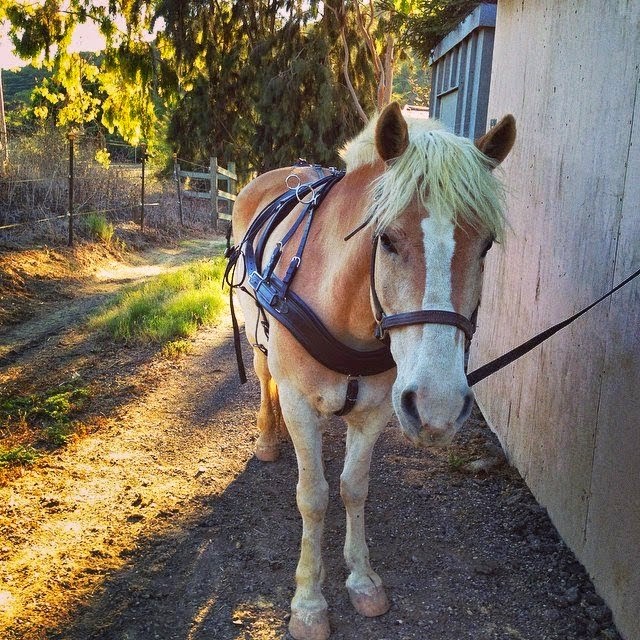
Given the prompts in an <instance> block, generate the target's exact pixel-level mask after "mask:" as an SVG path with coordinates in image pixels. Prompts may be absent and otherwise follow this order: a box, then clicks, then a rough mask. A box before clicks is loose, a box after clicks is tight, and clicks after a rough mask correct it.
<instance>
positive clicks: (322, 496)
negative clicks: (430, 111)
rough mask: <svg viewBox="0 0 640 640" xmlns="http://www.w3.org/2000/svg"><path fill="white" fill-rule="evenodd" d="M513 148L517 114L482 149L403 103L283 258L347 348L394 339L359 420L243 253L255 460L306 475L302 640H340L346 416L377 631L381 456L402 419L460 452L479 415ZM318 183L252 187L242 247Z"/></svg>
mask: <svg viewBox="0 0 640 640" xmlns="http://www.w3.org/2000/svg"><path fill="white" fill-rule="evenodd" d="M514 140H515V120H514V118H513V116H511V115H508V116H505V117H504V118H503V119H502V120H501V121H500V122H499V123H498V124H497V125H496V126H494V127H493V128H492V129H490V131H489V132H488V133H486V134H485V135H484V136H483V137H481V138H480V139H478V140H476V141H475V143H474V142H473V141H471V140H468V139H466V138H461V137H458V136H456V135H454V134H452V133H450V132H448V131H447V130H445V129H444V128H443V127H442V126H441V125H440V124H438V123H437V122H435V121H432V120H427V119H408V120H405V118H404V117H403V115H402V112H401V111H400V108H399V107H398V105H397V104H395V103H394V104H391V105H390V106H388V107H387V108H385V109H384V110H383V111H382V113H381V114H380V115H379V116H378V117H377V118H374V119H372V121H371V122H370V123H369V125H367V127H366V128H365V129H364V130H363V131H362V132H361V133H360V135H358V136H357V137H356V138H354V140H352V141H351V142H350V143H348V145H347V146H346V147H345V149H344V150H343V153H342V157H343V159H344V161H345V164H346V167H347V168H346V173H345V175H344V177H343V178H342V179H341V180H339V181H338V182H337V183H336V184H335V186H333V187H332V189H331V191H330V192H329V193H327V194H326V195H325V197H324V199H323V201H322V203H321V206H319V207H318V210H317V211H316V212H315V219H314V222H313V226H311V227H310V228H309V229H307V230H306V231H305V230H304V229H303V227H302V226H300V228H298V229H297V230H296V231H295V237H294V238H293V241H292V242H289V243H287V245H286V246H284V247H283V248H282V256H281V258H282V259H281V260H280V261H278V263H277V265H276V266H275V267H274V266H273V265H271V268H272V269H273V273H274V274H275V275H278V276H279V277H280V278H281V279H283V278H284V277H285V276H284V275H283V274H284V272H285V270H286V269H287V267H288V266H289V265H290V264H295V266H297V267H298V269H297V274H296V277H295V280H293V282H292V283H291V291H294V292H295V293H296V294H297V295H298V296H299V297H300V298H301V299H303V300H304V301H305V302H306V303H307V305H308V306H309V307H310V308H311V309H313V311H314V312H315V314H316V315H317V316H318V318H319V319H320V320H321V322H322V323H323V324H324V326H325V327H326V328H327V329H328V330H329V332H330V333H331V334H332V335H333V336H334V337H335V338H336V339H337V340H338V341H340V343H342V344H343V345H345V347H347V348H353V349H356V350H360V351H369V350H376V349H380V346H381V343H380V341H379V339H378V338H376V337H375V335H376V329H378V336H379V337H380V336H381V334H386V335H385V340H386V341H387V342H386V344H387V345H388V348H389V349H390V353H391V355H392V358H393V361H392V364H391V367H392V368H388V370H385V371H382V372H380V373H375V374H373V375H367V376H363V377H360V378H359V380H358V382H359V384H358V391H357V399H355V402H354V401H353V398H351V401H350V405H349V408H350V409H351V410H350V411H349V412H348V413H347V412H346V411H345V410H344V407H345V396H346V395H347V394H348V393H351V394H352V392H353V390H352V389H351V390H348V385H349V382H350V379H352V377H350V376H348V375H346V374H345V373H344V371H335V370H332V369H331V368H329V367H327V366H325V365H323V364H321V363H320V362H318V360H317V359H316V358H314V357H313V356H311V355H310V354H309V352H308V350H307V349H305V347H303V346H302V344H301V343H300V342H299V340H298V339H296V337H294V336H293V335H292V332H291V331H290V330H289V329H288V328H287V327H286V326H284V325H283V324H282V323H281V322H279V321H278V318H275V319H274V317H272V316H271V315H270V314H268V313H265V312H264V310H261V308H260V305H258V304H256V294H255V291H252V289H251V287H247V286H246V282H245V281H244V278H246V277H247V272H246V269H247V266H249V267H251V265H248V261H247V259H246V255H244V251H243V246H242V242H241V243H239V245H238V252H239V254H240V256H239V258H238V264H239V265H241V264H242V262H243V261H244V267H245V268H244V270H243V269H242V268H239V269H236V275H235V276H234V278H235V285H236V286H239V290H240V293H239V296H240V303H241V306H242V309H243V313H244V318H245V331H246V334H247V336H248V339H249V341H250V343H251V344H252V345H253V346H254V347H255V348H254V368H255V371H256V373H257V376H258V378H259V380H260V391H261V402H260V409H259V411H258V415H257V422H258V430H259V437H258V440H257V443H256V449H255V453H256V456H257V457H258V458H259V459H260V460H264V461H272V460H275V459H276V458H277V457H278V447H279V442H280V439H281V437H282V436H283V434H285V433H286V432H288V434H289V435H290V437H291V440H292V441H293V445H294V447H295V452H296V457H297V463H298V478H299V479H298V484H297V504H298V508H299V511H300V514H301V516H302V524H303V529H302V544H301V550H300V559H299V562H298V566H297V570H296V591H295V595H294V597H293V600H292V602H291V619H290V623H289V632H290V633H291V635H292V636H293V637H294V638H296V639H298V640H303V639H304V640H320V639H324V638H328V637H329V634H330V630H329V619H328V613H327V602H326V600H325V599H324V597H323V595H322V590H321V589H322V583H323V579H324V567H323V561H322V554H321V541H322V532H323V525H324V516H325V510H326V507H327V501H328V484H327V481H326V479H325V475H324V469H323V458H322V426H323V423H324V422H325V421H326V419H327V418H328V417H330V416H332V415H333V414H334V413H338V414H341V413H346V415H345V417H344V419H345V421H346V426H347V436H346V453H345V461H344V469H343V471H342V474H341V476H340V493H341V496H342V499H343V501H344V505H345V509H346V540H345V544H344V557H345V560H346V564H347V567H348V569H349V576H348V578H347V581H346V587H347V589H348V592H349V595H350V598H351V601H352V603H353V605H354V607H355V608H356V610H357V611H358V612H359V613H360V614H362V615H364V616H378V615H381V614H383V613H385V612H386V611H387V610H388V609H389V606H390V605H389V601H388V599H387V596H386V594H385V591H384V588H383V585H382V581H381V579H380V577H379V576H378V574H377V573H376V572H375V571H374V570H373V569H372V568H371V565H370V563H369V550H368V547H367V543H366V540H365V525H364V504H365V500H366V497H367V493H368V483H369V466H370V461H371V456H372V451H373V447H374V444H375V442H376V440H377V439H378V436H379V435H380V433H381V431H382V430H383V428H384V427H385V425H387V424H388V423H389V421H390V420H391V419H392V417H393V413H394V411H395V415H396V416H397V418H398V420H399V423H400V427H401V429H402V431H403V433H404V434H405V435H406V437H407V438H408V439H409V440H410V441H411V442H413V443H414V444H415V445H417V446H418V447H428V446H439V445H440V446H441V445H445V444H447V443H449V442H450V441H451V439H452V437H453V436H454V434H455V433H456V431H457V430H458V429H459V427H460V426H461V425H462V424H463V423H464V422H465V420H466V419H467V417H468V416H469V414H470V412H471V408H472V403H473V396H472V394H471V390H470V388H469V386H468V384H467V379H466V374H465V346H466V343H467V339H468V338H470V333H471V332H472V329H471V330H469V328H468V327H469V325H471V323H470V322H469V320H468V319H469V318H471V317H472V315H473V313H474V311H475V310H476V309H477V307H478V305H479V300H480V290H481V284H482V272H483V261H484V256H485V254H486V252H487V250H488V249H489V247H490V246H491V243H492V242H493V241H495V240H500V239H501V237H502V235H503V231H504V227H505V221H504V217H503V205H504V189H503V187H502V186H501V183H500V181H499V180H498V179H497V177H496V175H495V172H493V171H492V170H493V169H494V167H495V166H496V165H498V164H499V163H500V162H502V160H503V159H504V158H505V157H506V156H507V154H508V153H509V151H510V150H511V147H512V145H513V143H514ZM318 172H319V170H318V169H317V168H314V167H309V166H295V167H293V168H286V169H278V170H275V171H271V172H269V173H266V174H264V175H261V176H259V177H257V178H256V179H255V180H253V181H252V182H251V183H250V184H249V185H247V186H246V187H245V188H244V189H243V190H242V192H241V193H240V194H239V196H238V198H237V201H236V205H235V208H234V213H233V237H234V238H235V239H238V238H242V237H243V236H244V234H245V232H246V231H247V229H248V228H249V227H250V224H251V222H252V219H254V217H255V216H256V215H257V212H260V211H262V210H263V209H264V208H265V206H267V205H268V204H269V203H271V202H273V201H274V200H276V199H277V198H278V196H279V195H280V194H281V193H282V192H283V191H286V190H287V188H292V187H293V186H296V185H298V184H300V183H302V184H308V183H311V182H313V181H315V180H317V178H318ZM324 173H326V172H324ZM307 193H308V194H309V195H307V196H303V197H301V198H299V200H300V201H302V202H301V203H298V202H296V203H295V204H296V208H294V209H293V211H292V214H291V215H288V216H287V217H286V218H285V219H284V220H283V221H280V222H279V223H278V226H277V227H276V228H275V229H274V230H272V233H271V235H270V237H269V239H268V240H265V242H266V245H265V250H264V254H265V255H266V256H269V255H270V254H271V253H272V251H273V250H274V247H276V248H277V247H278V241H279V240H280V239H281V238H282V237H283V236H284V235H285V234H286V232H287V231H288V230H289V229H291V228H292V225H293V220H294V219H296V218H297V216H298V213H297V212H298V211H301V210H302V208H303V207H304V206H305V205H304V203H305V202H307V201H309V200H311V199H312V198H313V196H314V192H313V191H307ZM354 230H357V233H351V232H353V231H354ZM305 233H307V234H308V237H307V238H306V240H307V242H306V247H305V249H304V255H303V256H301V257H300V256H297V255H295V251H296V247H297V246H298V241H297V238H299V237H301V236H302V235H303V234H305ZM347 237H348V239H346V238H347ZM372 237H373V238H374V242H373V243H372ZM276 253H277V251H276ZM372 256H373V260H372ZM259 282H262V280H259ZM236 290H238V289H236ZM416 311H417V313H413V312H416ZM421 314H422V315H421ZM274 315H277V313H275V314H274ZM385 319H386V321H387V322H386V324H385ZM394 319H395V321H394ZM380 326H382V329H383V330H382V331H380ZM285 429H286V431H285Z"/></svg>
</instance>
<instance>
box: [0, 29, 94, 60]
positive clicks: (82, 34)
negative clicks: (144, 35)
mask: <svg viewBox="0 0 640 640" xmlns="http://www.w3.org/2000/svg"><path fill="white" fill-rule="evenodd" d="M7 31H8V25H7V24H1V25H0V69H13V68H14V67H22V66H24V65H26V64H29V60H21V59H20V58H18V57H17V56H15V55H14V54H13V53H12V47H11V41H10V40H9V37H8V36H7ZM103 48H104V37H103V36H102V35H101V34H100V32H99V31H98V28H97V27H96V25H95V24H93V23H91V24H90V22H87V23H85V24H81V25H78V26H77V28H76V30H75V32H74V34H73V39H72V41H71V47H70V51H100V50H101V49H103Z"/></svg>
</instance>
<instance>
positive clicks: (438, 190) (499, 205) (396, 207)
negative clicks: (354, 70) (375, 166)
mask: <svg viewBox="0 0 640 640" xmlns="http://www.w3.org/2000/svg"><path fill="white" fill-rule="evenodd" d="M406 120H407V125H408V128H409V146H408V147H407V150H406V151H405V152H404V153H403V154H402V155H401V156H400V157H399V158H396V159H395V160H393V161H391V162H390V163H389V166H388V167H387V170H386V171H385V172H384V173H383V174H382V175H381V176H380V177H379V178H377V179H376V180H375V181H374V182H373V184H372V199H371V201H372V204H371V206H370V208H369V210H368V211H367V212H366V214H365V215H366V217H367V218H370V219H371V220H372V222H374V223H375V225H376V227H377V229H378V230H381V229H384V228H385V227H387V226H388V225H390V224H391V223H392V222H393V221H394V220H395V219H396V218H397V217H398V216H399V215H400V214H401V213H402V212H403V211H404V210H405V209H406V208H407V207H408V206H409V204H410V203H411V201H412V200H413V199H414V198H415V199H417V201H418V202H419V203H420V204H421V205H422V206H424V207H425V208H426V209H427V210H428V211H429V215H430V216H431V217H435V218H438V219H441V220H449V221H454V222H455V223H456V224H460V223H461V222H466V223H468V224H471V225H472V226H473V227H479V226H482V227H485V228H486V229H487V230H488V231H489V232H490V233H491V234H492V236H493V237H494V238H496V239H497V240H500V239H501V238H502V236H503V232H504V227H505V220H504V213H503V212H504V200H505V194H504V188H503V186H502V183H501V182H500V181H499V180H498V179H497V178H496V176H495V175H494V173H495V172H492V171H488V170H487V167H488V166H491V163H492V161H491V160H490V159H489V158H487V157H486V156H485V155H484V154H483V153H482V152H481V151H479V150H478V149H477V147H476V146H475V145H474V143H473V141H472V140H469V139H467V138H461V137H460V136H457V135H455V134H453V133H451V132H449V131H447V130H446V129H444V127H443V126H442V125H441V124H440V123H439V122H438V121H436V120H430V119H424V118H420V119H418V118H406ZM375 126H376V119H375V118H372V119H371V121H370V122H369V124H368V125H367V126H366V127H365V128H364V129H363V131H362V132H360V134H359V135H358V136H356V137H355V138H354V139H353V140H352V141H350V142H349V143H347V145H346V146H345V147H344V149H343V150H342V151H341V156H342V158H343V160H344V161H345V163H346V165H347V171H354V170H355V169H357V168H358V167H361V166H363V165H366V164H371V163H375V162H377V161H379V156H378V153H377V151H376V146H375Z"/></svg>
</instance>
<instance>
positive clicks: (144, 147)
mask: <svg viewBox="0 0 640 640" xmlns="http://www.w3.org/2000/svg"><path fill="white" fill-rule="evenodd" d="M140 159H141V161H142V189H141V193H140V231H144V164H145V160H146V159H147V145H146V144H145V143H144V142H143V143H142V144H141V145H140Z"/></svg>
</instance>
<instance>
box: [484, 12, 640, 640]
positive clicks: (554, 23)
mask: <svg viewBox="0 0 640 640" xmlns="http://www.w3.org/2000/svg"><path fill="white" fill-rule="evenodd" d="M639 87H640V0H611V1H610V2H596V1H595V0H592V1H591V2H584V0H580V1H578V0H537V1H533V0H517V1H516V0H500V1H499V3H498V16H497V24H496V33H495V49H494V55H493V69H492V80H491V93H490V99H489V115H488V117H489V120H491V119H494V118H499V117H500V116H502V115H503V114H505V113H513V114H514V115H515V117H516V120H517V123H518V139H517V142H516V147H515V149H514V151H513V152H512V155H511V156H510V157H509V158H508V159H507V160H506V161H505V163H504V171H505V174H506V175H505V179H506V181H507V183H508V185H509V189H510V194H509V218H510V222H511V226H512V230H511V231H510V233H509V234H508V239H507V242H506V245H505V246H504V247H503V248H501V247H497V248H495V249H494V250H493V251H491V252H490V254H489V257H488V259H487V265H486V275H485V288H484V292H483V299H482V307H481V312H480V317H479V331H478V335H477V337H476V339H475V340H474V345H475V346H474V351H473V353H472V360H471V368H473V367H474V366H477V365H479V364H482V363H484V362H486V361H487V360H489V359H491V358H493V357H496V356H498V355H500V354H501V353H503V352H504V351H505V350H506V349H508V348H509V347H512V346H514V345H516V344H518V343H520V342H521V341H523V340H524V339H526V338H528V337H530V336H531V335H533V334H535V333H537V332H538V331H540V330H541V329H544V328H546V327H547V326H549V325H551V324H553V323H555V322H558V321H559V320H562V319H564V318H565V317H567V316H569V315H571V314H572V313H574V312H575V311H577V310H578V309H580V308H581V307H583V306H586V304H587V303H589V302H591V301H592V300H593V299H595V298H597V297H599V296H600V295H601V294H602V293H604V292H606V291H607V290H609V288H611V287H612V285H614V284H615V283H617V282H619V281H620V280H622V279H624V277H625V276H626V275H628V274H629V273H631V272H632V271H633V270H634V269H636V268H638V266H640V90H639ZM476 394H477V397H478V401H479V403H480V406H481V407H482V410H483V411H484V413H485V416H486V417H487V419H488V421H489V423H490V424H491V426H492V428H493V429H494V430H495V431H496V433H497V434H498V436H499V437H500V439H501V441H502V443H503V444H504V446H505V448H506V450H507V452H508V454H509V456H510V458H511V460H512V461H513V463H514V464H515V465H516V466H517V467H518V468H519V469H520V471H521V473H522V474H523V476H524V478H525V479H526V481H527V483H528V484H529V486H530V487H531V489H532V490H533V492H534V494H535V495H536V497H537V498H538V500H539V501H540V502H541V504H543V505H544V506H545V507H547V509H548V510H549V513H550V515H551V517H552V519H553V521H554V523H555V524H556V526H557V528H558V530H559V531H560V533H561V535H562V536H563V537H564V539H565V540H566V541H567V543H568V544H569V545H570V546H571V548H572V549H573V550H574V552H575V553H576V554H577V556H578V557H579V559H580V560H581V561H582V562H583V564H584V565H585V566H586V568H587V569H588V570H589V572H590V574H591V576H592V578H593V580H594V583H595V585H596V588H597V589H598V590H599V592H600V594H601V595H602V596H603V597H604V598H605V599H606V600H607V602H608V603H609V605H610V606H611V607H612V609H613V611H614V616H615V619H616V622H617V624H618V627H619V629H620V631H621V632H622V633H623V635H624V636H625V637H626V638H628V639H630V640H631V639H633V640H638V639H640V282H638V281H636V282H634V283H633V284H631V285H628V286H627V287H626V288H625V289H623V290H622V291H620V292H619V293H617V294H615V296H614V297H613V298H611V299H610V300H609V301H607V302H604V303H602V304H601V305H600V306H599V307H597V308H596V309H594V310H593V311H592V312H590V314H589V315H588V316H585V317H584V318H583V319H581V320H579V321H578V322H577V323H575V324H574V325H573V326H572V327H571V328H569V329H566V330H564V331H563V332H561V333H560V334H558V335H556V336H555V337H554V338H552V339H551V340H550V341H549V342H547V343H545V344H544V345H543V346H541V347H538V349H536V350H535V351H534V352H532V353H530V354H529V355H527V356H526V357H525V358H524V359H522V360H521V361H520V362H518V363H516V364H514V365H511V366H510V367H508V368H507V369H506V370H504V371H502V372H500V373H499V374H497V375H495V376H493V377H491V378H489V379H488V380H486V381H484V382H482V383H480V384H479V385H478V386H477V387H476Z"/></svg>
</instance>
